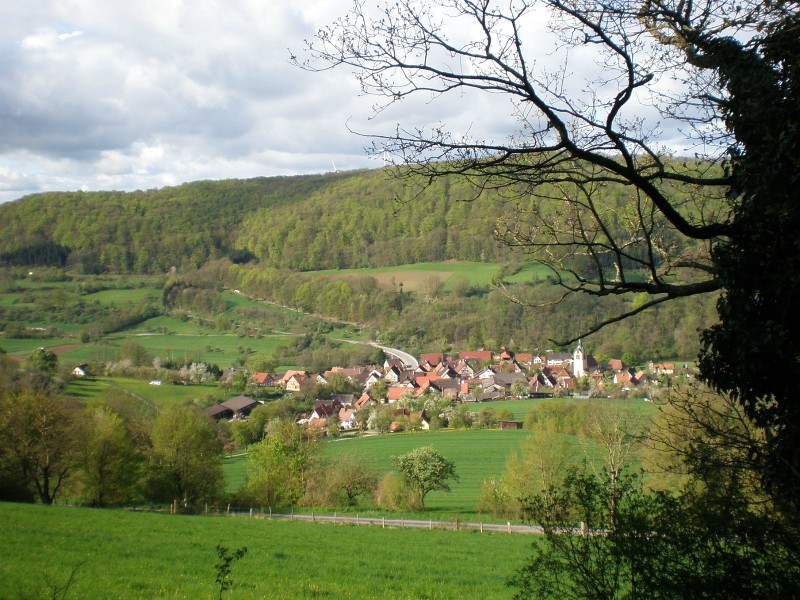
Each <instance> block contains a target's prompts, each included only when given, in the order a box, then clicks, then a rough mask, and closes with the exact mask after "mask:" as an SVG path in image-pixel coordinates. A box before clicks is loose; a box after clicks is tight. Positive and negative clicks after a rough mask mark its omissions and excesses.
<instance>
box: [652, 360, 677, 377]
mask: <svg viewBox="0 0 800 600" xmlns="http://www.w3.org/2000/svg"><path fill="white" fill-rule="evenodd" d="M649 366H650V370H651V371H652V372H653V373H655V374H656V375H674V374H675V364H674V363H658V364H656V363H652V362H651V363H650V365H649Z"/></svg>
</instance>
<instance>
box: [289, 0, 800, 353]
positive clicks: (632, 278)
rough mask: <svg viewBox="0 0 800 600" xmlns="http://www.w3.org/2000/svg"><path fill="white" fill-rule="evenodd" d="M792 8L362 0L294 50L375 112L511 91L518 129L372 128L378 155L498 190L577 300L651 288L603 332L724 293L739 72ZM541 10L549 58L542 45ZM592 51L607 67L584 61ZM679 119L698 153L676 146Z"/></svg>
mask: <svg viewBox="0 0 800 600" xmlns="http://www.w3.org/2000/svg"><path fill="white" fill-rule="evenodd" d="M791 11H796V8H793V7H792V6H791V4H790V3H787V2H761V1H757V0H744V1H742V2H738V1H737V2H734V1H733V0H704V1H700V2H696V1H692V0H609V1H595V0H538V1H537V0H508V1H506V2H499V1H497V0H436V1H426V0H399V1H397V2H393V3H391V4H388V5H386V6H385V7H384V8H382V9H378V10H373V9H372V7H370V6H368V5H367V3H366V2H363V0H357V1H356V3H355V5H354V7H353V9H352V11H351V12H350V13H349V14H348V15H347V16H345V17H342V18H341V19H339V20H338V21H336V22H335V23H334V24H332V25H331V26H329V27H326V28H324V29H322V30H320V31H319V33H318V35H317V36H316V38H315V39H314V40H312V41H309V42H307V46H308V47H307V50H308V53H307V56H306V57H305V58H298V57H293V60H294V61H295V62H296V63H297V64H299V65H300V66H302V67H304V68H306V69H311V70H324V69H329V68H337V67H345V68H350V69H352V71H353V72H354V74H355V77H357V79H358V81H359V83H360V85H361V90H362V92H363V93H364V94H366V95H371V96H374V97H376V98H377V103H376V105H375V107H374V110H375V112H376V113H380V112H382V111H384V110H385V109H387V108H388V107H390V106H392V105H394V104H397V103H399V102H401V101H404V100H406V99H407V98H409V97H411V96H422V97H423V98H425V99H426V100H427V101H429V102H431V103H434V102H436V101H437V100H439V99H440V98H441V97H443V96H450V95H453V94H463V95H465V97H471V96H468V95H469V94H471V93H472V92H479V93H484V94H490V95H496V96H497V98H498V102H497V103H496V107H497V109H496V110H498V111H499V110H503V107H506V108H507V109H508V111H509V112H508V116H509V123H510V125H511V133H510V135H509V136H508V137H507V138H505V139H502V140H497V139H478V138H475V137H471V136H469V135H459V134H456V133H454V132H453V130H452V129H450V128H449V127H448V125H446V124H444V123H440V124H437V125H434V126H430V127H429V126H418V127H417V126H407V125H398V126H397V127H396V129H395V130H394V131H393V132H391V133H388V134H386V133H384V134H381V133H378V134H377V135H371V137H372V138H373V142H372V146H371V151H372V152H373V153H374V154H375V155H384V156H385V155H386V153H388V155H390V156H392V157H394V159H395V163H396V164H397V165H398V166H402V167H403V168H402V169H401V170H400V172H401V173H402V174H403V175H410V176H413V177H415V178H417V180H419V177H420V176H423V180H425V178H428V179H427V180H428V181H430V179H431V178H435V177H437V176H441V175H446V174H458V175H461V176H464V177H467V178H469V179H470V180H472V181H473V182H474V183H475V185H476V189H477V190H478V193H480V192H481V191H483V190H486V189H495V190H501V191H502V193H503V194H505V195H507V196H508V198H509V200H510V202H511V203H512V206H513V210H511V211H509V213H508V214H507V216H506V217H505V218H501V219H500V220H499V221H498V227H497V231H496V232H495V233H496V236H497V237H498V238H499V239H501V240H503V241H504V242H506V243H507V244H509V245H511V246H516V247H520V248H522V249H524V251H525V252H527V253H528V254H529V255H530V256H531V257H532V258H533V259H534V260H536V261H539V262H540V263H542V264H544V265H547V266H548V267H550V268H551V270H552V274H553V277H554V278H555V279H556V280H557V281H558V283H559V284H560V285H561V286H562V287H563V291H564V296H562V299H563V297H565V296H566V295H568V294H571V293H576V292H582V293H589V294H593V295H597V296H609V295H621V294H631V293H633V294H637V295H641V294H642V293H644V294H646V296H640V298H646V300H642V299H639V300H637V301H636V302H635V303H633V304H632V305H631V307H630V309H629V310H627V311H625V312H624V313H623V314H619V315H616V316H614V317H613V318H610V319H608V320H606V321H603V322H598V323H597V324H596V325H594V326H593V327H592V329H591V331H596V330H597V329H599V328H600V327H602V326H604V325H606V324H608V323H610V322H614V321H618V320H620V319H622V318H625V317H628V316H631V315H633V314H636V313H639V312H641V311H643V310H645V309H647V308H650V307H652V306H654V305H656V304H659V303H662V302H664V301H666V300H670V299H673V298H680V297H685V296H691V295H695V294H702V293H707V292H713V291H716V290H719V289H720V288H721V287H722V284H721V283H720V279H719V277H718V273H717V268H716V265H715V261H714V259H713V255H712V253H713V251H714V248H715V246H716V245H717V244H719V243H720V241H722V240H725V239H727V237H728V236H730V235H731V234H732V233H733V232H734V231H735V227H736V209H737V206H738V205H739V194H738V193H737V192H736V190H734V189H733V187H732V186H733V179H732V175H731V168H730V158H731V151H732V149H733V150H735V149H736V148H737V147H738V146H739V145H740V141H739V139H738V138H737V135H736V131H735V124H731V122H730V121H729V120H726V119H725V114H726V110H727V106H728V104H727V103H728V102H729V100H730V98H731V97H732V94H734V93H736V92H737V90H736V89H734V88H735V86H736V85H738V80H736V81H734V79H735V77H734V76H733V75H732V74H731V73H730V72H729V71H730V70H731V69H733V68H734V66H733V65H734V64H735V63H736V62H737V60H734V59H739V58H742V57H746V56H749V55H751V54H753V53H756V54H757V53H758V52H759V43H760V40H761V38H760V37H759V32H760V31H762V30H763V29H764V28H765V27H768V26H769V23H771V22H774V21H775V20H776V19H778V18H780V17H781V16H784V15H786V14H788V13H790V12H791ZM543 19H544V20H547V22H548V29H549V31H550V33H551V34H553V36H554V38H553V39H554V40H555V44H554V47H553V48H551V49H550V50H549V51H543V50H542V45H541V44H538V43H536V42H537V40H535V39H532V37H534V36H535V35H537V34H536V27H535V26H536V25H537V24H538V23H540V22H541V21H542V20H543ZM587 56H588V57H590V58H591V59H593V68H592V69H591V70H590V71H588V72H586V71H584V73H585V75H581V74H580V65H578V69H577V70H576V71H573V70H572V69H573V65H574V64H577V63H578V62H579V61H580V60H584V61H585V60H586V58H587ZM575 57H580V58H578V59H576V58H575ZM736 68H741V66H740V67H736ZM503 99H505V100H507V101H508V102H507V103H505V104H504V103H503V102H502V101H503ZM648 111H649V112H650V114H651V115H654V116H655V118H653V119H650V120H648V119H645V118H643V117H642V116H641V115H642V114H643V113H645V112H648ZM479 119H480V115H476V120H479ZM666 130H675V131H679V135H680V137H681V143H682V146H683V149H684V150H685V151H687V152H688V153H689V154H690V155H691V156H692V158H691V160H683V159H678V158H675V157H672V156H670V150H669V149H667V148H666V147H664V146H663V145H662V143H661V142H660V140H662V139H664V132H665V131H666ZM612 196H616V198H612ZM591 331H589V332H586V331H582V332H576V336H575V339H577V337H578V335H577V334H580V335H586V334H587V333H590V332H591ZM573 341H575V340H574V339H571V340H563V341H562V342H561V343H564V344H566V343H571V342H573Z"/></svg>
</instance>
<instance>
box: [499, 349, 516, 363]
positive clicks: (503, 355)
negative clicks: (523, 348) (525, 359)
mask: <svg viewBox="0 0 800 600" xmlns="http://www.w3.org/2000/svg"><path fill="white" fill-rule="evenodd" d="M510 360H514V353H513V352H512V351H511V350H508V349H506V348H505V346H504V347H503V348H500V362H506V361H510Z"/></svg>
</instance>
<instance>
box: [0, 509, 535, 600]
mask: <svg viewBox="0 0 800 600" xmlns="http://www.w3.org/2000/svg"><path fill="white" fill-rule="evenodd" d="M0 530H2V532H3V533H2V536H0V556H2V557H3V559H2V561H0V598H44V597H48V598H49V597H54V594H53V590H54V589H55V587H54V586H63V585H64V584H65V583H66V582H67V580H68V579H69V576H70V572H71V571H72V570H73V569H74V568H76V567H77V569H76V571H75V577H74V580H73V582H72V584H71V586H70V588H69V590H68V592H69V593H68V594H65V596H64V597H68V598H109V599H112V598H118V599H125V600H130V599H148V600H149V599H151V598H170V599H171V598H174V599H178V598H181V599H192V600H194V599H210V598H216V597H217V594H218V587H216V586H215V583H214V579H215V575H216V571H215V569H214V565H215V563H216V562H217V560H218V559H217V555H216V551H215V548H216V546H217V545H219V544H221V545H224V546H226V547H227V548H229V549H230V550H234V549H236V548H240V547H243V546H244V547H246V548H247V554H246V555H245V557H244V558H242V559H241V560H239V561H238V562H236V563H234V564H233V569H232V579H233V581H234V586H233V589H231V590H230V591H229V592H228V593H226V594H225V598H227V599H230V600H238V599H251V598H276V599H281V600H284V599H293V598H331V599H338V598H387V599H394V598H397V599H401V598H402V599H409V600H412V599H413V600H416V599H442V600H445V599H448V600H449V599H454V598H459V599H461V598H464V599H470V598H480V599H487V598H492V599H494V598H498V599H501V598H511V596H512V590H510V589H508V588H507V587H506V585H505V582H506V580H507V579H508V578H509V577H510V576H511V575H513V574H514V573H515V571H517V570H518V569H519V568H520V567H521V566H522V563H523V561H524V559H525V557H526V556H527V555H528V554H529V551H530V544H531V543H532V542H534V543H535V539H532V538H531V537H529V536H524V535H508V534H499V533H498V534H488V533H484V534H480V533H477V532H455V531H427V530H409V529H397V530H392V529H381V528H378V527H365V526H361V527H355V526H342V525H320V524H313V523H302V522H279V521H268V520H264V519H248V518H241V517H201V516H173V515H167V514H153V513H134V512H126V511H122V510H99V509H81V508H64V507H44V506H38V505H19V504H9V503H0ZM59 597H61V596H59Z"/></svg>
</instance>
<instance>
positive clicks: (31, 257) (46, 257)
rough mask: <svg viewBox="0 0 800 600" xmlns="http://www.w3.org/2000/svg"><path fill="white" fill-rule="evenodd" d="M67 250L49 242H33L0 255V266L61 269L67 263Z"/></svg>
mask: <svg viewBox="0 0 800 600" xmlns="http://www.w3.org/2000/svg"><path fill="white" fill-rule="evenodd" d="M68 256H69V248H67V247H65V246H61V245H60V244H56V243H54V242H51V241H41V242H38V243H36V242H34V243H31V244H30V245H28V246H23V247H20V248H16V249H15V250H10V251H8V252H3V253H2V254H0V265H2V266H4V267H6V266H16V265H23V266H40V265H41V266H47V267H63V266H64V265H65V264H66V263H67V257H68Z"/></svg>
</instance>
